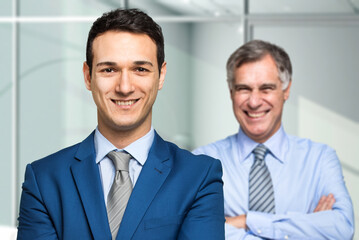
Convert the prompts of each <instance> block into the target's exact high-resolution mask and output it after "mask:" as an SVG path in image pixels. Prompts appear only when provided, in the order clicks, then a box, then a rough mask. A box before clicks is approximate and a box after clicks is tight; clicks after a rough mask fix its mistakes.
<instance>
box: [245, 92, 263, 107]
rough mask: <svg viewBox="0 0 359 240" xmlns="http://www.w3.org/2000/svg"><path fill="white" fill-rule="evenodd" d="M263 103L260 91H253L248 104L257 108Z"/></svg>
mask: <svg viewBox="0 0 359 240" xmlns="http://www.w3.org/2000/svg"><path fill="white" fill-rule="evenodd" d="M261 105H262V96H261V94H260V92H258V91H253V92H251V93H250V94H249V98H248V106H249V107H250V108H252V109H256V108H258V107H260V106H261Z"/></svg>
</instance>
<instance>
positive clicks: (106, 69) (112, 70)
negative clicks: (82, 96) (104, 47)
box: [103, 68, 115, 73]
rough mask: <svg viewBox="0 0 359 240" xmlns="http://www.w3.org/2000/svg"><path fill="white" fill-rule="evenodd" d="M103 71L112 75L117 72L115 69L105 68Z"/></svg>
mask: <svg viewBox="0 0 359 240" xmlns="http://www.w3.org/2000/svg"><path fill="white" fill-rule="evenodd" d="M103 71H104V72H107V73H111V72H114V71H115V70H114V69H113V68H105V69H104V70H103Z"/></svg>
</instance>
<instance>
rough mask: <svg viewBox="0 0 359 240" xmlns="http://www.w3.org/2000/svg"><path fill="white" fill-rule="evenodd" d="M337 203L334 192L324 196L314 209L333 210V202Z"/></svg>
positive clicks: (315, 210)
mask: <svg viewBox="0 0 359 240" xmlns="http://www.w3.org/2000/svg"><path fill="white" fill-rule="evenodd" d="M334 203H335V198H334V195H333V194H331V193H330V194H329V195H328V196H325V195H324V196H322V197H321V198H320V200H319V202H318V205H317V207H316V208H315V209H314V212H320V211H326V210H332V209H333V204H334Z"/></svg>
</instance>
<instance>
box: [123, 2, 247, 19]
mask: <svg viewBox="0 0 359 240" xmlns="http://www.w3.org/2000/svg"><path fill="white" fill-rule="evenodd" d="M129 3H130V7H131V8H133V7H135V8H141V9H143V10H145V11H146V12H148V13H149V14H150V15H151V16H198V17H214V18H215V17H233V16H238V15H241V14H242V12H243V1H238V0H151V1H148V0H130V1H129Z"/></svg>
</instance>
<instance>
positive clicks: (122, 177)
mask: <svg viewBox="0 0 359 240" xmlns="http://www.w3.org/2000/svg"><path fill="white" fill-rule="evenodd" d="M107 156H108V157H109V158H110V159H111V160H112V162H113V164H114V165H115V169H116V174H115V178H114V180H113V183H112V187H111V189H110V192H109V193H108V196H107V216H108V222H109V224H110V229H111V234H112V239H116V236H117V232H118V229H119V227H120V224H121V220H122V217H123V214H124V212H125V209H126V206H127V202H128V199H129V198H130V195H131V192H132V182H131V179H130V176H129V170H128V164H129V161H130V159H131V155H130V154H128V153H126V152H116V151H112V152H110V153H108V154H107Z"/></svg>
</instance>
